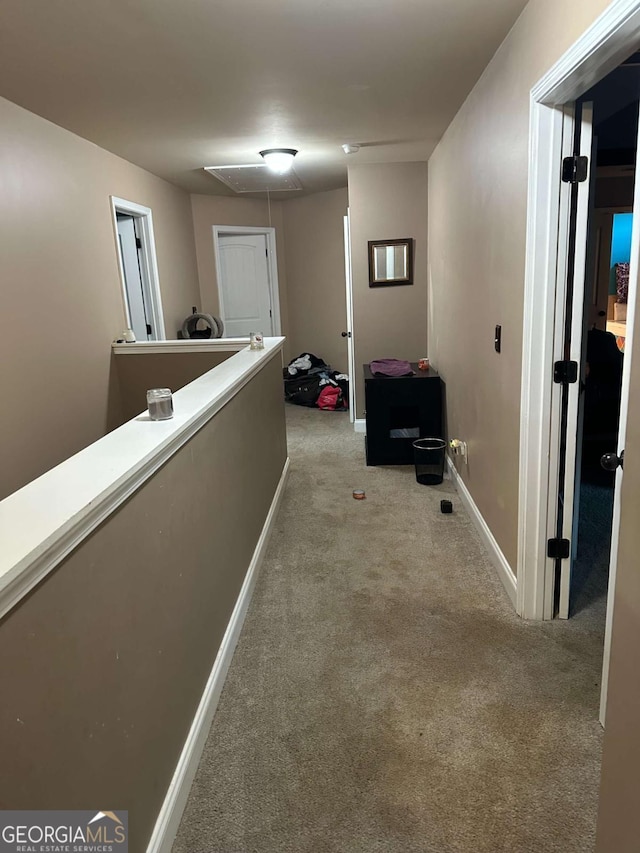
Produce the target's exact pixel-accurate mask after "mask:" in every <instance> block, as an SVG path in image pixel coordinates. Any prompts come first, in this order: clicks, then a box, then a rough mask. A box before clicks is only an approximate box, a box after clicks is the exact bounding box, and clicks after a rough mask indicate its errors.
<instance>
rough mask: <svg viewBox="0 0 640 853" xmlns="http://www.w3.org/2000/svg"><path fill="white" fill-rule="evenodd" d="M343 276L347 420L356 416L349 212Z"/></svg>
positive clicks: (345, 236)
mask: <svg viewBox="0 0 640 853" xmlns="http://www.w3.org/2000/svg"><path fill="white" fill-rule="evenodd" d="M344 277H345V282H346V285H347V328H346V331H345V332H343V333H342V334H343V335H346V338H347V364H348V370H349V420H350V421H351V423H353V422H354V420H355V417H356V375H355V374H356V371H355V363H356V359H355V352H354V339H353V278H352V275H351V228H350V222H349V214H348V213H347V215H346V216H345V217H344Z"/></svg>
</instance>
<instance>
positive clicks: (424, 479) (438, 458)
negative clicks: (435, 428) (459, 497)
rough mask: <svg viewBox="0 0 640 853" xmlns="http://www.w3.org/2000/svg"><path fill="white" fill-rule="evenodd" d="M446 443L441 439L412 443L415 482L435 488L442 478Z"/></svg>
mask: <svg viewBox="0 0 640 853" xmlns="http://www.w3.org/2000/svg"><path fill="white" fill-rule="evenodd" d="M446 448H447V442H446V441H444V439H442V438H419V439H418V440H417V441H414V442H413V461H414V462H415V466H416V480H417V481H418V482H419V483H422V485H423V486H437V485H438V483H441V482H442V478H443V477H444V457H445V451H446Z"/></svg>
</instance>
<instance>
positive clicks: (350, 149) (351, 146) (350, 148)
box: [342, 142, 360, 154]
mask: <svg viewBox="0 0 640 853" xmlns="http://www.w3.org/2000/svg"><path fill="white" fill-rule="evenodd" d="M342 150H343V151H344V153H345V154H357V153H358V151H359V150H360V146H359V145H356V144H355V143H353V142H345V144H344V145H343V146H342Z"/></svg>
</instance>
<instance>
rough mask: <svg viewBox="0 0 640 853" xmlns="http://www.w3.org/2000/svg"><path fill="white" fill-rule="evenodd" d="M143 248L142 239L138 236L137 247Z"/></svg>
mask: <svg viewBox="0 0 640 853" xmlns="http://www.w3.org/2000/svg"><path fill="white" fill-rule="evenodd" d="M141 248H142V240H141V239H140V238H139V237H136V249H141Z"/></svg>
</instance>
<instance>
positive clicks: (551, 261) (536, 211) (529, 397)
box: [517, 0, 640, 709]
mask: <svg viewBox="0 0 640 853" xmlns="http://www.w3.org/2000/svg"><path fill="white" fill-rule="evenodd" d="M639 43H640V0H614V2H613V3H612V4H611V6H609V7H608V8H607V9H606V10H605V12H604V13H603V14H602V15H601V16H600V17H599V18H598V19H597V20H596V21H595V22H594V24H593V25H592V26H591V27H589V29H588V30H586V31H585V33H584V34H583V35H582V36H581V37H580V38H579V39H578V41H576V42H575V44H574V45H573V46H572V47H571V48H570V49H569V51H567V53H566V54H565V55H564V56H563V57H562V58H561V59H560V60H559V61H558V62H557V63H556V64H555V65H554V66H553V68H551V70H550V71H549V72H548V73H547V74H545V76H544V77H543V78H542V79H541V80H540V81H539V82H538V83H537V84H536V86H534V88H533V89H532V90H531V98H530V129H529V163H530V168H529V186H528V208H527V210H528V215H527V242H526V246H527V248H526V261H525V292H524V315H523V316H524V325H523V360H522V391H521V410H520V483H519V523H518V563H517V567H518V588H517V611H518V613H519V614H520V615H521V616H523V617H525V618H528V619H549V618H552V616H553V612H552V604H553V602H552V600H551V601H550V599H551V595H550V592H549V584H550V583H551V582H552V580H553V579H552V577H551V576H550V566H549V563H550V562H551V561H550V560H549V559H548V558H547V555H546V541H547V538H548V519H547V511H548V501H549V495H550V487H551V485H552V482H551V480H552V476H551V471H550V459H551V458H552V456H553V453H554V447H555V446H556V444H557V441H558V439H559V434H558V433H557V432H556V430H557V428H558V425H557V424H556V423H555V422H553V420H552V394H553V391H554V388H553V384H554V383H553V377H552V369H551V365H552V362H553V357H554V334H555V316H556V300H557V299H559V298H561V297H562V296H563V295H564V294H563V292H560V293H558V292H557V287H558V288H560V290H561V291H564V290H565V288H566V282H563V281H562V280H559V281H557V267H558V266H561V265H562V257H561V255H560V252H561V250H562V247H561V245H560V240H559V233H560V224H561V220H560V216H561V212H560V203H559V200H560V196H561V194H560V162H561V159H562V152H563V148H562V145H563V141H562V140H563V133H562V131H563V105H565V104H567V103H570V102H571V101H575V100H576V99H578V98H579V97H580V96H581V95H583V94H584V93H585V92H586V91H588V89H590V88H591V86H593V85H594V84H595V83H596V82H598V80H600V79H602V77H604V76H606V74H608V73H609V72H610V71H613V70H614V69H615V68H616V67H617V66H618V65H619V64H620V63H621V62H622V61H623V60H624V59H625V58H626V57H627V56H628V55H629V54H631V53H632V52H633V51H634V49H637V46H638V44H639ZM639 172H640V170H636V182H637V180H638V173H639ZM636 186H637V183H636ZM629 340H630V339H629ZM628 359H629V354H628V353H627V354H626V355H625V360H626V361H627V360H628ZM625 373H626V376H627V379H626V383H627V387H628V370H627V371H625ZM623 393H624V387H623ZM624 427H625V425H624V424H623V423H622V418H621V423H620V433H621V440H623V439H624ZM619 446H622V445H619ZM618 523H619V517H616V516H615V515H614V536H613V541H612V552H611V553H612V557H613V560H612V571H611V576H610V581H609V600H608V607H607V628H606V632H605V650H604V668H603V686H602V690H603V696H604V697H606V680H607V674H608V659H609V652H610V640H611V630H610V629H611V610H612V606H613V591H614V587H615V554H616V549H617V535H616V530H617V524H618ZM601 708H602V709H603V708H604V703H603V704H602V706H601Z"/></svg>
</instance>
